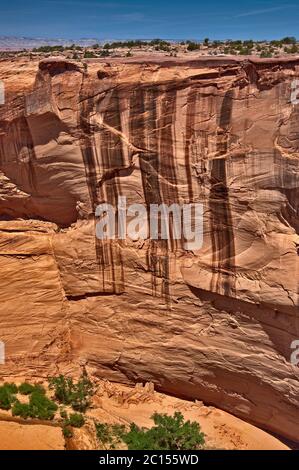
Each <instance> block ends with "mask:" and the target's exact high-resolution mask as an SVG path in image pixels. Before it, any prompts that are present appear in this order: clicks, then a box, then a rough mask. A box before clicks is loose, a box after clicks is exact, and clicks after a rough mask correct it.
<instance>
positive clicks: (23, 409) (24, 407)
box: [12, 400, 31, 419]
mask: <svg viewBox="0 0 299 470" xmlns="http://www.w3.org/2000/svg"><path fill="white" fill-rule="evenodd" d="M12 415H13V416H20V417H21V418H24V419H27V418H30V417H31V410H30V406H29V404H28V403H21V402H19V400H16V401H15V403H14V405H13V407H12Z"/></svg>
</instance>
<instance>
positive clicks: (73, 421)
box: [68, 413, 85, 428]
mask: <svg viewBox="0 0 299 470" xmlns="http://www.w3.org/2000/svg"><path fill="white" fill-rule="evenodd" d="M68 424H69V426H72V427H73V428H82V426H84V424H85V418H84V416H83V415H82V414H81V413H72V414H70V416H69V418H68Z"/></svg>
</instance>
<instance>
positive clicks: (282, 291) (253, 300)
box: [0, 58, 299, 441]
mask: <svg viewBox="0 0 299 470" xmlns="http://www.w3.org/2000/svg"><path fill="white" fill-rule="evenodd" d="M0 79H2V80H3V81H4V84H5V90H6V103H5V105H3V106H0V216H1V217H0V269H1V276H0V302H1V303H0V305H1V321H0V339H1V340H2V341H3V342H4V343H5V348H6V363H5V365H3V366H1V372H2V374H3V375H4V376H9V375H14V376H15V375H17V374H23V375H24V374H27V375H28V376H35V377H37V376H47V375H48V374H53V373H57V371H59V370H62V371H65V372H69V373H76V371H78V370H79V369H80V367H81V366H82V364H85V365H86V367H87V368H88V370H89V371H90V372H91V373H92V374H94V375H95V376H99V377H106V378H108V379H110V380H114V381H118V382H122V383H135V382H146V381H152V382H154V383H155V386H156V388H157V389H159V390H161V391H164V392H168V393H171V394H175V395H177V396H181V397H185V398H190V399H195V398H196V399H200V400H203V401H204V402H206V403H208V404H214V405H216V406H217V407H219V408H222V409H223V410H226V411H228V412H230V413H232V414H235V415H237V416H239V417H241V418H243V419H245V420H247V421H249V422H252V423H254V424H256V425H258V426H260V427H263V428H265V429H267V430H270V431H272V432H275V433H277V434H279V435H281V436H285V437H286V438H289V439H292V440H293V441H295V440H297V441H298V423H299V398H298V396H299V381H298V380H299V369H298V366H295V365H293V364H292V363H291V360H290V357H291V354H292V349H291V345H292V343H293V342H294V341H295V340H299V312H298V278H299V276H298V273H299V270H298V247H299V236H298V199H299V197H298V182H299V181H298V180H299V104H296V103H297V100H296V99H295V101H294V100H292V99H291V96H292V89H293V88H292V87H293V85H294V83H295V82H294V80H296V79H299V59H298V60H297V59H294V58H293V59H288V60H287V59H285V60H278V59H277V60H254V59H243V60H240V59H233V58H228V59H225V58H221V59H216V58H210V59H201V60H196V61H183V60H174V59H171V58H169V59H167V60H166V59H165V61H163V60H161V61H157V60H156V61H154V60H152V61H150V60H144V61H143V60H141V59H140V60H139V61H138V60H129V59H128V60H127V61H126V62H124V61H121V60H114V61H113V60H109V62H107V61H104V60H100V61H91V62H89V63H88V66H87V67H82V64H81V65H80V64H78V63H75V62H67V61H64V60H61V59H60V60H59V59H52V60H45V61H42V62H41V63H40V64H37V63H36V62H34V61H31V62H30V61H27V62H26V61H25V59H22V60H21V59H19V60H15V61H10V62H9V61H6V60H4V61H2V62H0ZM120 195H121V196H126V197H127V200H128V203H129V204H132V203H140V204H145V205H146V206H147V207H148V206H149V205H150V204H151V203H157V204H161V203H165V204H168V205H171V204H172V203H174V202H177V203H180V204H184V203H190V202H199V203H202V204H203V206H204V243H203V246H202V248H201V249H200V250H197V251H194V252H190V251H185V249H184V246H183V245H182V244H181V242H180V241H177V240H170V241H169V242H166V241H152V240H149V239H148V240H144V241H141V240H138V241H131V240H130V239H127V240H125V241H124V240H122V241H119V240H114V241H108V242H107V241H106V242H101V241H99V240H97V239H96V237H95V223H96V220H95V217H94V212H95V208H96V206H97V205H98V204H99V203H101V202H109V203H111V204H116V202H117V199H118V196H120Z"/></svg>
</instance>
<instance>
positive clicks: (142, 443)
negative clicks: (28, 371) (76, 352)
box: [0, 374, 205, 450]
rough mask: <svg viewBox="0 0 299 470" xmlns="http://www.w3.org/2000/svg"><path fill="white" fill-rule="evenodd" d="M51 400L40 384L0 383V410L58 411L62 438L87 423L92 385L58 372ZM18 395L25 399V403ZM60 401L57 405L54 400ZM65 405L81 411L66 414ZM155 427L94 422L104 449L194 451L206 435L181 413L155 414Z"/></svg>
mask: <svg viewBox="0 0 299 470" xmlns="http://www.w3.org/2000/svg"><path fill="white" fill-rule="evenodd" d="M49 389H50V390H53V392H54V397H53V399H51V398H49V397H48V396H47V394H46V390H45V388H44V387H42V386H41V385H33V384H30V383H28V382H23V383H22V384H21V385H19V386H17V385H16V384H14V383H5V384H4V385H2V386H0V409H3V410H7V411H8V410H11V412H12V415H13V416H18V417H21V418H23V419H29V418H35V419H39V420H53V419H54V418H55V415H56V412H57V411H58V409H59V411H60V419H58V422H59V424H60V425H61V427H62V432H63V435H64V437H65V438H71V437H73V429H74V428H81V427H82V426H84V424H85V423H86V418H85V416H84V415H83V414H82V413H85V412H86V410H87V408H88V407H89V406H90V400H91V397H92V395H93V393H94V388H93V385H92V383H91V382H90V380H89V379H88V377H87V376H86V375H84V374H83V375H82V376H81V377H80V379H79V380H78V381H77V382H75V381H74V380H73V379H72V378H70V377H65V376H63V375H60V376H58V377H52V378H50V380H49ZM20 395H22V396H24V397H26V398H27V401H26V402H24V401H23V400H22V399H21V398H20ZM55 401H57V402H58V403H59V404H60V407H59V406H58V404H57V403H56V402H55ZM66 406H69V407H71V408H73V409H74V410H77V411H81V412H82V413H78V412H74V413H69V412H68V411H67V410H66V408H65V407H66ZM152 419H153V421H154V426H153V427H152V428H150V429H146V428H140V427H138V426H137V425H136V424H135V423H131V424H130V426H129V427H126V426H124V425H119V424H114V425H113V424H106V423H99V422H96V421H94V425H95V431H96V436H97V439H98V442H99V446H100V447H103V448H104V449H107V450H108V449H111V450H112V449H117V448H121V447H123V446H126V447H127V448H128V449H129V450H186V449H188V450H192V449H193V450H194V449H202V448H203V447H204V444H205V436H204V434H203V433H202V432H201V430H200V426H199V424H198V423H197V422H190V421H185V420H184V417H183V415H182V414H181V413H179V412H176V413H174V415H173V416H168V415H166V414H158V413H155V414H154V415H153V416H152Z"/></svg>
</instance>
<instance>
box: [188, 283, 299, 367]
mask: <svg viewBox="0 0 299 470" xmlns="http://www.w3.org/2000/svg"><path fill="white" fill-rule="evenodd" d="M188 287H189V289H190V291H191V292H192V294H193V295H195V296H196V297H197V298H198V299H200V300H201V301H208V302H210V303H211V304H212V306H213V307H214V308H215V309H217V310H220V311H221V310H222V311H225V312H227V313H231V314H233V315H234V316H235V317H236V318H238V316H240V317H241V316H244V315H245V316H247V317H248V318H250V319H251V320H254V321H256V323H257V324H259V325H262V328H263V330H264V331H265V333H266V334H267V336H268V338H269V339H270V341H271V342H272V343H273V346H274V348H275V351H277V352H278V353H279V354H280V355H281V356H283V357H284V358H285V359H286V361H287V362H289V363H290V356H291V353H292V350H291V349H290V345H291V343H292V341H294V340H296V339H298V337H299V321H298V318H297V317H296V312H294V309H292V312H289V314H286V313H285V312H282V311H279V310H277V309H276V308H275V306H274V305H266V304H254V303H250V302H245V301H243V300H238V299H235V298H232V297H227V296H225V295H220V294H216V293H213V292H208V291H205V290H202V289H199V288H197V287H193V286H190V285H188Z"/></svg>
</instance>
